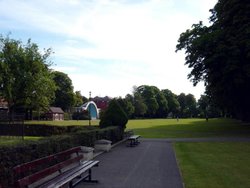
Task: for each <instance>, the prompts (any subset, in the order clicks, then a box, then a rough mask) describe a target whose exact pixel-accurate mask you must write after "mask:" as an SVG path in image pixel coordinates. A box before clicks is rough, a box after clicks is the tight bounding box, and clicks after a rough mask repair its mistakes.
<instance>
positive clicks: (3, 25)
mask: <svg viewBox="0 0 250 188" xmlns="http://www.w3.org/2000/svg"><path fill="white" fill-rule="evenodd" d="M216 2H217V1H216V0H0V34H2V35H6V34H7V33H8V32H11V37H12V38H15V39H21V40H22V41H23V42H26V41H27V40H28V39H29V38H31V40H32V42H34V43H37V44H38V46H39V47H40V49H41V50H42V49H43V48H52V49H53V51H54V52H55V53H54V54H53V55H52V56H51V60H52V61H53V62H54V65H53V67H52V68H53V69H55V70H58V71H62V72H64V73H66V74H68V76H69V77H70V78H71V80H72V82H73V85H74V90H80V91H81V93H82V95H84V96H86V97H87V96H88V95H89V91H91V92H92V96H106V95H108V96H111V97H118V96H122V97H124V96H125V95H126V94H128V93H130V94H131V93H132V88H133V86H140V85H143V84H146V85H154V86H157V87H158V88H159V89H170V90H171V91H172V92H174V93H175V94H180V93H181V92H184V93H186V94H188V93H191V94H193V95H195V97H196V99H198V98H199V96H200V94H202V93H203V92H204V86H203V83H200V84H198V86H196V87H193V85H192V83H191V82H190V81H189V80H188V79H187V74H188V73H189V71H190V70H189V69H188V68H187V66H184V63H185V55H184V52H178V53H175V46H176V44H177V40H178V37H179V35H180V33H182V32H184V31H185V30H186V29H189V28H190V27H191V25H192V24H194V23H198V22H199V21H203V22H204V23H205V24H209V22H208V18H209V16H210V12H209V9H211V8H213V6H214V5H215V4H216Z"/></svg>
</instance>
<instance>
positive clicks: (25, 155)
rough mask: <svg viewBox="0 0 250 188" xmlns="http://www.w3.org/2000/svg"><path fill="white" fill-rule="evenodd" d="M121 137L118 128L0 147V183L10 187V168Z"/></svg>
mask: <svg viewBox="0 0 250 188" xmlns="http://www.w3.org/2000/svg"><path fill="white" fill-rule="evenodd" d="M122 137H123V131H121V129H120V128H119V127H109V128H105V129H99V128H98V129H96V128H95V129H92V130H77V131H76V132H75V133H73V134H65V135H58V136H52V137H47V138H44V139H41V140H37V141H23V142H22V140H20V143H19V144H18V145H15V146H8V147H0V161H1V163H0V167H1V171H0V182H1V184H2V185H4V186H5V187H11V185H12V184H13V181H14V177H13V172H12V168H13V167H14V166H16V165H18V164H21V163H25V162H28V161H31V160H35V159H37V158H41V157H44V156H48V155H50V154H53V153H57V152H60V151H63V150H66V149H69V148H72V147H75V146H93V144H94V142H95V140H97V139H108V140H111V141H112V143H116V142H117V141H119V140H121V139H122Z"/></svg>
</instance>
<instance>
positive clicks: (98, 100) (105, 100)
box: [92, 96, 112, 110]
mask: <svg viewBox="0 0 250 188" xmlns="http://www.w3.org/2000/svg"><path fill="white" fill-rule="evenodd" d="M111 99H112V98H110V97H108V96H106V97H97V96H96V97H95V98H93V99H92V100H93V101H94V102H95V104H96V106H97V108H98V109H99V110H105V109H106V108H107V107H108V104H109V101H111Z"/></svg>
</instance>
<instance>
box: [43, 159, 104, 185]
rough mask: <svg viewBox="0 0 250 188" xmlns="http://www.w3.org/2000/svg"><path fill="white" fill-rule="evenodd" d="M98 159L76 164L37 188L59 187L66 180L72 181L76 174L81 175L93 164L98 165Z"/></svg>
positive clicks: (65, 182)
mask: <svg viewBox="0 0 250 188" xmlns="http://www.w3.org/2000/svg"><path fill="white" fill-rule="evenodd" d="M98 164H99V161H85V162H84V163H83V164H82V165H80V166H77V167H75V168H73V169H71V170H69V171H67V172H65V173H63V174H61V175H59V176H57V177H56V178H54V179H52V180H51V181H49V182H47V183H45V184H43V185H41V186H39V188H59V187H61V186H63V185H65V184H67V183H68V182H70V181H72V180H73V179H75V178H76V177H78V176H81V175H82V174H83V173H84V172H86V171H87V170H89V169H91V168H92V167H94V166H98Z"/></svg>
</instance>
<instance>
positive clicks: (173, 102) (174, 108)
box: [161, 89, 180, 117]
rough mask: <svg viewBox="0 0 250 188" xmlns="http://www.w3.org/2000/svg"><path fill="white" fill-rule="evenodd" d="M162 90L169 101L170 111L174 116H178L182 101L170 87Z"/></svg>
mask: <svg viewBox="0 0 250 188" xmlns="http://www.w3.org/2000/svg"><path fill="white" fill-rule="evenodd" d="M161 92H162V93H163V95H164V96H165V98H166V100H167V101H168V108H169V109H168V111H169V113H172V114H173V116H174V117H175V116H177V115H178V113H179V111H180V103H179V102H178V100H177V96H176V95H175V94H174V93H172V91H170V90H169V89H164V90H162V91H161Z"/></svg>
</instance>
